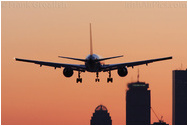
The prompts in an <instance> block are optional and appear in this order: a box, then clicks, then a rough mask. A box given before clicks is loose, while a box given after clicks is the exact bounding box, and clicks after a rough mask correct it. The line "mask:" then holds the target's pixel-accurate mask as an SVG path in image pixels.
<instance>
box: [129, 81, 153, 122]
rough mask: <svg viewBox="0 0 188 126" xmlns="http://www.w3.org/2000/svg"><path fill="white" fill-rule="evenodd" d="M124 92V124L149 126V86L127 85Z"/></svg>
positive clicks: (143, 84)
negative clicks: (126, 89)
mask: <svg viewBox="0 0 188 126" xmlns="http://www.w3.org/2000/svg"><path fill="white" fill-rule="evenodd" d="M128 88H129V90H128V91H127V92H126V124H127V125H150V90H148V88H149V84H146V83H145V82H139V81H138V82H135V83H129V84H128Z"/></svg>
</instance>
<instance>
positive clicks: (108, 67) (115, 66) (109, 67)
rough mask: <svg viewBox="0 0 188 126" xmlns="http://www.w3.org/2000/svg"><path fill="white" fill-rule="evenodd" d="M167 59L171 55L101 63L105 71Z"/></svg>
mask: <svg viewBox="0 0 188 126" xmlns="http://www.w3.org/2000/svg"><path fill="white" fill-rule="evenodd" d="M168 59H172V57H164V58H157V59H150V60H143V61H136V62H128V63H119V64H109V65H103V67H102V71H103V72H106V71H109V70H115V69H118V68H121V67H125V66H126V67H134V66H138V65H143V64H146V65H148V64H149V63H152V62H156V61H162V60H168Z"/></svg>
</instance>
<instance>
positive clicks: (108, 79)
mask: <svg viewBox="0 0 188 126" xmlns="http://www.w3.org/2000/svg"><path fill="white" fill-rule="evenodd" d="M108 73H109V78H107V83H109V82H111V83H112V82H113V78H111V71H109V72H108Z"/></svg>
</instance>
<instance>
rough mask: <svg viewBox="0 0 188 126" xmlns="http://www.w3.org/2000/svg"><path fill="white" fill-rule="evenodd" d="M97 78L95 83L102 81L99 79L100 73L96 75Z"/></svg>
mask: <svg viewBox="0 0 188 126" xmlns="http://www.w3.org/2000/svg"><path fill="white" fill-rule="evenodd" d="M96 77H97V78H96V79H95V82H99V81H100V79H99V78H98V77H99V73H98V72H97V73H96Z"/></svg>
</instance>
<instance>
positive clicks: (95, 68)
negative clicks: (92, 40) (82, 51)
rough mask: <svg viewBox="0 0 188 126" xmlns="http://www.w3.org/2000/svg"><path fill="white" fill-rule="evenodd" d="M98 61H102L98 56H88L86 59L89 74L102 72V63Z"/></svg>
mask: <svg viewBox="0 0 188 126" xmlns="http://www.w3.org/2000/svg"><path fill="white" fill-rule="evenodd" d="M97 59H100V57H99V56H98V55H96V54H92V55H88V56H87V57H86V62H85V66H86V70H87V71H88V72H101V65H102V64H101V63H100V61H96V60H97Z"/></svg>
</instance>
